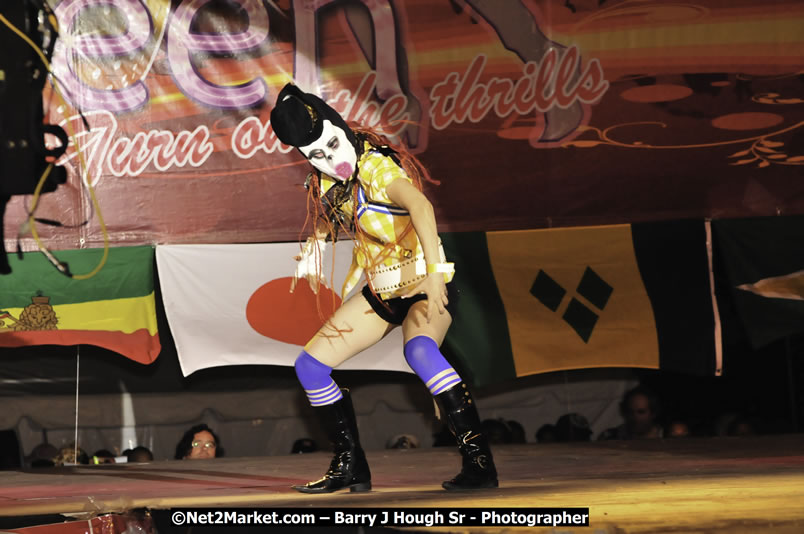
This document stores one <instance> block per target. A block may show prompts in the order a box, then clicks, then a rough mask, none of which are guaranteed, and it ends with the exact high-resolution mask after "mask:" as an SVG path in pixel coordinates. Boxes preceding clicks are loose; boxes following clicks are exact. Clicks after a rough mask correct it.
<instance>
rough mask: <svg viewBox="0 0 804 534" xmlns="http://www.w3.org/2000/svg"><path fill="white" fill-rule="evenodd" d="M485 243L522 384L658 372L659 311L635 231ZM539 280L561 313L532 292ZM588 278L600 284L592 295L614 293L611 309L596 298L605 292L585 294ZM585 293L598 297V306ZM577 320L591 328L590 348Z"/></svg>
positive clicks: (623, 228) (492, 238) (542, 234)
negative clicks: (595, 373)
mask: <svg viewBox="0 0 804 534" xmlns="http://www.w3.org/2000/svg"><path fill="white" fill-rule="evenodd" d="M487 239H488V250H489V257H490V260H491V265H492V269H493V271H494V278H495V279H496V283H497V287H498V289H499V292H500V296H501V298H502V301H503V305H504V307H505V313H506V315H507V318H508V329H509V332H510V337H511V345H512V349H513V356H514V364H515V366H516V375H517V376H525V375H529V374H533V373H543V372H548V371H558V370H565V369H579V368H590V367H643V368H658V367H659V343H658V338H657V334H656V327H655V321H654V315H653V310H652V308H651V304H650V300H649V299H648V296H647V294H646V291H645V287H644V285H643V283H642V278H641V276H640V274H639V270H638V267H637V262H636V257H635V255H634V247H633V242H632V239H631V228H630V226H629V225H616V226H601V227H592V228H566V229H563V228H562V229H549V230H532V231H513V232H489V233H488V234H487ZM590 270H591V273H592V274H590ZM540 272H541V273H542V274H541V278H540V280H547V281H548V286H549V287H550V288H552V289H553V290H554V291H553V293H552V294H553V296H554V297H555V296H556V295H558V297H556V298H555V299H554V300H555V303H556V309H555V310H552V309H550V308H548V306H546V305H545V304H544V303H543V302H542V301H541V300H539V298H537V297H536V296H534V294H533V293H532V292H531V289H532V288H533V287H534V281H535V280H536V278H537V275H539V273H540ZM585 273H586V274H587V278H586V279H585V278H584V274H585ZM590 278H591V279H593V280H594V281H595V282H598V283H597V284H594V283H593V284H589V286H588V287H591V288H592V289H593V290H594V291H597V290H598V289H599V288H600V286H601V285H602V286H603V287H606V286H608V288H609V291H610V292H609V293H608V295H609V296H608V298H607V300H605V302H601V301H600V299H599V298H597V299H595V298H594V296H595V295H596V296H598V297H599V294H600V292H599V291H597V293H595V292H594V291H593V292H590V291H585V290H584V289H583V287H582V286H580V284H581V281H582V280H587V281H589V279H590ZM599 281H602V282H604V284H600V283H599ZM579 290H580V293H579ZM534 291H535V290H534ZM562 291H563V293H562ZM536 292H537V293H538V291H536ZM582 293H586V295H587V296H590V295H591V296H593V300H595V301H596V302H597V305H595V304H594V303H593V302H592V301H590V300H589V299H587V298H586V297H585V296H584V295H583V294H582ZM603 294H606V292H605V291H603ZM573 299H574V302H573ZM571 302H573V303H572V304H570V303H571ZM600 305H602V306H603V308H602V309H601V308H600V307H599V306H600ZM573 313H574V314H575V315H574V316H573ZM579 316H580V318H581V319H583V320H585V325H586V326H587V327H589V325H590V324H592V327H591V329H590V330H588V331H587V335H588V339H587V340H584V339H583V338H582V337H583V336H582V335H579V333H578V332H577V331H576V330H575V329H574V328H573V326H572V324H576V325H577V324H578V321H577V320H576V319H577V318H578V317H579ZM581 322H584V321H581Z"/></svg>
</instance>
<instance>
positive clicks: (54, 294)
mask: <svg viewBox="0 0 804 534" xmlns="http://www.w3.org/2000/svg"><path fill="white" fill-rule="evenodd" d="M54 254H55V255H56V256H57V257H58V258H59V259H60V260H61V261H62V262H66V263H68V264H69V266H70V271H71V272H73V273H75V274H83V273H88V272H90V271H92V270H93V269H94V268H95V267H96V266H97V265H98V263H99V262H100V260H101V258H102V256H103V249H85V250H63V251H56V252H54ZM8 259H9V263H10V264H11V269H12V272H11V274H9V275H4V276H0V310H2V309H7V308H24V307H25V306H27V305H29V304H30V303H31V297H33V296H35V295H36V294H37V293H41V294H42V295H45V296H47V297H50V303H51V304H52V305H57V304H78V303H81V302H91V301H97V300H113V299H119V298H130V297H143V296H146V295H149V294H150V293H152V292H153V290H154V278H153V262H154V249H153V247H150V246H143V247H115V248H111V249H109V257H108V259H107V261H106V264H105V265H104V266H103V268H102V269H101V270H100V271H99V272H98V273H97V274H96V275H95V276H93V277H92V278H89V279H87V280H74V279H71V278H68V277H67V276H64V275H62V274H61V273H59V272H58V271H57V270H56V269H55V268H54V267H53V265H51V264H50V262H48V260H47V259H46V258H45V257H44V256H43V255H42V254H40V253H38V252H28V253H26V254H25V255H24V257H23V259H22V260H20V259H19V258H17V257H16V256H15V255H11V254H10V255H9V258H8Z"/></svg>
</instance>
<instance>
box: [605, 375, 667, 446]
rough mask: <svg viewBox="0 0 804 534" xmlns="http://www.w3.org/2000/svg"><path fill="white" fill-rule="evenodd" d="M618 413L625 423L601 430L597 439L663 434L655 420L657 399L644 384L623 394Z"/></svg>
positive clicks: (657, 408) (634, 437) (652, 437)
mask: <svg viewBox="0 0 804 534" xmlns="http://www.w3.org/2000/svg"><path fill="white" fill-rule="evenodd" d="M620 413H621V414H622V416H623V419H625V423H623V424H622V425H620V426H618V427H614V428H609V429H608V430H605V431H603V433H602V434H600V436H599V437H598V439H655V438H661V437H663V436H664V430H663V429H662V427H661V425H659V424H658V423H657V422H656V420H657V418H658V416H659V399H658V398H657V397H656V395H655V394H654V393H653V392H652V391H651V390H649V389H648V388H646V387H645V386H641V385H640V386H637V387H635V388H633V389H631V390H629V391H627V392H626V393H625V395H623V400H622V402H621V403H620Z"/></svg>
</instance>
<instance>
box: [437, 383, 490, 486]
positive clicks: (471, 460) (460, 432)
mask: <svg viewBox="0 0 804 534" xmlns="http://www.w3.org/2000/svg"><path fill="white" fill-rule="evenodd" d="M436 401H438V403H439V406H440V407H441V411H442V412H443V414H444V416H445V417H446V419H447V426H448V427H449V429H450V432H452V434H453V435H454V436H455V439H456V440H457V442H458V449H460V451H461V457H462V458H463V460H462V465H461V472H460V473H458V475H457V476H455V478H453V479H452V480H447V481H446V482H444V483H443V484H442V486H443V487H444V489H446V490H471V489H481V488H496V487H497V485H498V482H497V469H496V468H495V467H494V459H493V458H492V456H491V449H490V448H489V443H488V440H487V439H486V436H485V435H484V434H483V433H482V432H481V430H480V417H479V416H478V414H477V408H476V407H475V403H474V401H473V400H472V396H471V395H470V394H469V390H468V389H467V387H466V384H464V383H463V382H461V383H460V384H457V385H456V386H454V387H452V388H450V389H449V390H448V391H445V392H444V393H440V394H438V395H436Z"/></svg>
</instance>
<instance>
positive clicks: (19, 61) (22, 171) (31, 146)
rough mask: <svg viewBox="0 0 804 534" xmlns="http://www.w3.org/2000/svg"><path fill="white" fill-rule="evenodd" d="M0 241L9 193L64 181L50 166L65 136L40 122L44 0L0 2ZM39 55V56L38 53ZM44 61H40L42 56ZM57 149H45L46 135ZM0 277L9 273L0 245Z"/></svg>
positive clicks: (47, 22) (48, 38) (51, 42)
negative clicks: (55, 143) (54, 140)
mask: <svg viewBox="0 0 804 534" xmlns="http://www.w3.org/2000/svg"><path fill="white" fill-rule="evenodd" d="M0 15H2V18H0V238H3V237H4V234H3V216H4V214H5V208H6V204H7V202H8V201H9V199H10V198H11V197H12V196H13V195H29V194H33V193H34V192H35V190H36V189H37V185H38V184H39V182H40V180H42V179H43V177H44V176H45V175H46V173H47V175H46V178H44V182H43V184H42V187H41V193H46V192H51V191H54V190H56V188H57V187H58V186H59V184H62V183H64V182H65V181H66V179H67V173H66V171H65V170H64V168H63V167H60V166H55V165H54V166H52V168H51V169H50V170H49V172H47V171H48V166H49V165H50V163H51V162H53V161H55V160H56V159H57V158H58V157H59V156H61V155H62V154H63V153H64V151H65V150H66V149H67V144H68V140H67V134H66V133H65V131H64V130H63V129H62V128H61V127H59V126H56V125H51V124H45V123H44V111H43V103H42V90H43V89H44V86H45V83H46V81H47V78H48V74H49V72H48V63H49V61H50V58H51V56H52V53H53V47H54V46H55V43H56V38H57V31H56V27H55V16H54V15H53V13H52V11H51V10H50V8H49V6H48V5H47V3H46V2H45V0H0ZM40 54H41V55H40ZM42 56H44V58H46V60H47V61H44V60H43V57H42ZM46 133H50V134H52V135H55V136H56V137H57V138H58V139H59V140H60V141H61V146H58V147H56V148H53V149H48V148H46V147H45V134H46ZM0 247H2V248H0V274H7V273H9V272H11V269H10V267H9V264H8V259H7V258H6V253H5V240H4V239H3V242H2V243H0Z"/></svg>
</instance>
